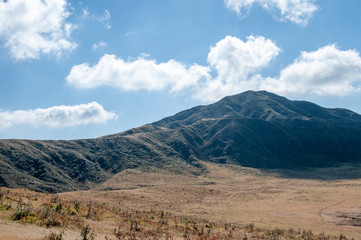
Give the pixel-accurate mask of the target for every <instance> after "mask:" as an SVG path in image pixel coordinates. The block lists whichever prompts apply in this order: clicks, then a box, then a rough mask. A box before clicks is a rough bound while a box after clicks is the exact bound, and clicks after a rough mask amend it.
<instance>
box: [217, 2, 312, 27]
mask: <svg viewBox="0 0 361 240" xmlns="http://www.w3.org/2000/svg"><path fill="white" fill-rule="evenodd" d="M224 2H225V4H226V7H227V8H229V9H231V10H233V11H235V12H237V14H238V15H240V16H245V15H247V13H248V11H249V10H250V8H251V7H252V5H253V4H255V3H257V4H259V5H261V6H262V8H264V9H266V10H268V11H271V12H275V11H277V12H279V14H280V16H281V17H280V21H291V22H293V23H296V24H299V25H301V26H306V25H307V24H308V21H309V20H310V18H311V17H312V15H313V13H314V12H315V11H317V9H318V7H317V6H316V5H315V4H314V2H315V1H314V0H224Z"/></svg>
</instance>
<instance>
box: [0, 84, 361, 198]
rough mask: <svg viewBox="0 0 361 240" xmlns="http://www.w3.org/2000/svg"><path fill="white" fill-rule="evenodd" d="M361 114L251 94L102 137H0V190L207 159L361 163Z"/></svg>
mask: <svg viewBox="0 0 361 240" xmlns="http://www.w3.org/2000/svg"><path fill="white" fill-rule="evenodd" d="M360 146H361V115H359V114H357V113H355V112H352V111H349V110H346V109H327V108H322V107H320V106H318V105H316V104H313V103H310V102H305V101H290V100H288V99H287V98H284V97H281V96H278V95H275V94H272V93H269V92H265V91H259V92H255V91H247V92H244V93H241V94H238V95H234V96H229V97H225V98H223V99H222V100H220V101H218V102H216V103H214V104H211V105H207V106H198V107H194V108H191V109H188V110H185V111H182V112H180V113H178V114H175V115H174V116H171V117H167V118H164V119H162V120H160V121H158V122H154V123H151V124H147V125H144V126H141V127H139V128H134V129H130V130H128V131H125V132H122V133H118V134H113V135H109V136H104V137H100V138H96V139H83V140H72V141H36V140H13V139H12V140H0V173H1V174H0V186H7V187H27V188H30V189H33V190H38V191H46V192H60V191H71V190H78V189H89V188H92V187H93V186H95V185H96V184H98V183H101V182H104V181H106V180H107V179H109V178H110V177H112V176H113V175H114V174H116V173H118V172H120V171H122V170H125V169H131V168H139V169H142V170H147V171H152V170H157V169H163V170H166V171H170V172H175V173H185V174H202V173H203V172H205V171H207V170H206V168H205V167H204V166H203V165H202V164H201V163H200V161H208V162H215V163H221V164H223V163H230V164H237V165H241V166H246V167H254V168H261V169H293V170H295V169H300V168H316V167H317V168H325V167H334V166H339V165H342V164H346V163H347V164H353V163H361V147H360Z"/></svg>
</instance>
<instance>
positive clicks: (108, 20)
mask: <svg viewBox="0 0 361 240" xmlns="http://www.w3.org/2000/svg"><path fill="white" fill-rule="evenodd" d="M100 22H102V23H103V25H104V27H105V28H106V29H111V28H112V23H111V17H110V13H109V11H108V10H105V11H104V14H103V16H102V17H101V18H100Z"/></svg>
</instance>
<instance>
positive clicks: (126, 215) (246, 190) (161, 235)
mask: <svg viewBox="0 0 361 240" xmlns="http://www.w3.org/2000/svg"><path fill="white" fill-rule="evenodd" d="M204 164H205V163H204ZM205 165H206V166H207V168H208V169H209V173H208V174H206V175H204V176H199V177H194V176H180V175H172V174H167V173H163V172H157V173H142V172H138V171H136V170H126V171H124V172H121V173H119V174H117V175H116V176H115V177H114V178H112V179H110V180H109V181H107V182H106V183H104V184H102V185H100V186H98V188H97V190H93V191H79V192H69V193H62V194H59V195H57V196H58V197H57V198H55V196H54V195H47V194H39V193H35V192H30V191H27V190H11V191H10V192H11V194H12V195H13V196H12V198H13V202H12V203H11V204H12V209H11V210H8V211H0V229H1V231H0V239H7V240H8V239H41V238H43V237H44V236H46V235H47V234H50V231H53V232H60V230H61V228H55V229H54V228H53V229H52V230H49V229H46V228H45V227H44V224H42V223H41V222H39V221H38V222H37V221H34V222H33V223H34V224H29V223H28V224H26V223H24V221H23V220H20V221H16V222H14V221H11V220H9V219H10V217H11V215H12V214H13V212H14V211H15V209H16V204H15V203H16V201H18V198H22V201H23V202H29V201H30V203H31V204H32V206H33V208H38V209H39V208H44V207H46V206H47V205H46V204H45V205H44V203H49V204H50V205H51V204H53V205H51V206H52V207H51V208H52V209H56V206H58V204H59V203H60V202H61V203H62V208H63V209H69V211H68V210H66V211H65V212H67V214H69V215H71V214H73V213H74V214H75V216H80V217H81V221H84V222H82V224H78V225H77V224H75V223H73V222H71V221H68V222H67V221H65V220H64V223H65V224H63V225H62V226H63V227H66V231H65V235H64V238H65V239H73V240H74V239H80V228H81V226H80V225H82V226H84V224H89V226H90V227H91V228H92V229H93V230H94V232H95V233H96V239H106V238H107V239H113V240H114V239H132V238H133V239H184V238H189V239H243V238H245V237H247V239H251V238H253V239H341V238H343V236H347V239H351V238H354V239H361V227H360V226H359V225H360V223H361V219H360V218H361V200H360V199H361V180H337V181H320V180H305V179H290V178H288V179H286V178H280V177H278V176H276V175H273V174H269V173H267V174H265V173H262V172H261V171H259V170H255V169H249V168H242V167H235V166H232V168H230V167H227V166H219V165H215V164H205ZM104 189H107V190H106V191H104ZM110 189H113V190H110ZM2 191H3V190H2ZM35 199H37V200H35ZM54 199H56V201H55V200H54ZM6 201H7V202H9V200H6ZM6 201H3V203H5V202H6ZM90 202H91V203H90ZM76 204H79V206H78V207H79V209H78V210H76V207H75V205H76ZM0 205H1V204H0ZM12 211H13V212H12ZM81 221H80V222H81ZM25 222H26V221H25ZM41 226H43V227H41ZM303 229H305V230H303ZM329 235H333V236H335V237H331V236H329Z"/></svg>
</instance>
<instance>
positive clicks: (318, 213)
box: [317, 199, 347, 224]
mask: <svg viewBox="0 0 361 240" xmlns="http://www.w3.org/2000/svg"><path fill="white" fill-rule="evenodd" d="M346 200H347V199H344V200H341V201H338V202H336V203H333V204H331V205H328V206H326V207H324V208H321V209H320V210H318V212H317V215H318V217H319V218H320V221H321V222H323V223H325V224H330V223H328V222H327V220H326V219H325V218H324V217H323V216H322V214H323V212H324V211H325V210H326V209H328V208H331V207H334V206H337V205H339V204H341V203H343V202H345V201H346Z"/></svg>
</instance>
